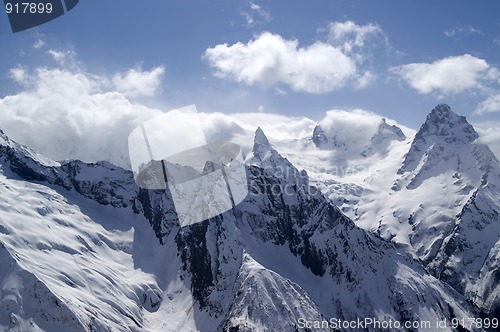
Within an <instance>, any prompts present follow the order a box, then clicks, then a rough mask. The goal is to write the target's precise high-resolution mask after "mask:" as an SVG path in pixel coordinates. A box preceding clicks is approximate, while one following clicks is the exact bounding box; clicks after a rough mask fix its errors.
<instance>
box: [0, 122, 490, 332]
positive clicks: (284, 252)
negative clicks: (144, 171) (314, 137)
mask: <svg viewBox="0 0 500 332" xmlns="http://www.w3.org/2000/svg"><path fill="white" fill-rule="evenodd" d="M247 161H248V165H247V166H246V172H247V178H248V181H249V183H248V185H249V195H248V196H247V198H246V199H245V200H244V201H243V202H242V203H241V204H239V205H237V206H236V207H235V208H233V209H232V210H230V211H227V212H225V213H224V214H222V215H219V216H217V217H215V218H212V219H209V220H206V221H203V222H201V223H197V224H193V225H190V226H187V227H183V228H181V227H179V224H178V220H177V217H176V213H175V210H174V207H173V204H172V200H171V199H170V198H169V194H168V192H165V191H162V190H151V191H146V190H139V189H138V188H137V187H136V186H135V184H134V182H133V176H132V174H131V172H129V171H125V170H123V169H121V168H118V167H115V166H113V165H111V164H109V163H105V162H102V163H96V164H85V163H82V162H79V161H68V162H65V163H61V164H58V163H54V162H51V161H48V160H46V159H45V158H42V157H40V156H38V155H36V154H35V153H33V152H32V151H30V150H29V149H27V148H25V147H22V146H19V145H18V144H16V143H15V142H12V141H11V140H10V139H8V137H6V136H5V135H3V133H2V141H1V144H0V163H1V172H2V174H1V182H0V189H1V191H2V192H1V195H0V197H1V198H0V208H1V209H2V210H1V212H0V243H2V246H1V247H0V255H1V256H0V257H1V261H0V266H2V269H0V271H1V272H0V278H1V279H0V281H1V283H0V284H1V285H4V286H2V289H1V294H0V301H2V302H1V303H2V306H1V308H2V309H1V313H0V326H1V327H2V328H6V329H9V328H11V329H18V330H19V329H21V330H23V326H33V328H31V327H29V328H27V330H51V329H53V328H54V327H56V328H61V329H66V330H68V329H73V330H78V329H80V330H87V331H94V330H95V331H103V330H107V329H111V330H114V331H115V330H116V331H141V330H144V331H154V330H158V331H165V330H167V331H168V330H172V331H173V330H175V331H177V330H179V329H180V330H202V331H216V330H218V331H277V330H282V331H293V330H299V331H306V330H307V328H308V327H307V326H306V325H304V324H302V323H301V322H304V320H305V321H308V322H312V321H326V320H328V319H330V318H336V319H339V320H356V319H357V318H359V317H373V318H376V319H379V320H381V321H389V320H391V319H392V320H393V321H398V322H400V323H401V324H403V323H404V322H405V321H413V320H420V321H421V320H429V321H432V322H435V321H436V320H443V319H448V320H450V319H452V318H459V319H462V318H463V319H465V320H467V317H477V316H478V315H479V311H478V310H477V308H476V307H474V306H473V305H471V304H469V303H468V302H467V301H466V300H465V298H464V297H463V296H462V295H460V294H459V293H458V292H457V291H455V290H453V289H452V288H451V287H449V286H448V285H447V284H445V283H444V282H442V281H440V280H438V279H436V278H435V277H433V276H431V275H430V274H429V273H428V272H426V270H425V269H424V267H423V266H422V264H421V263H420V262H419V261H417V260H415V259H413V258H411V257H410V256H409V255H408V254H406V253H405V251H404V250H403V248H401V247H399V246H397V245H395V244H394V243H391V242H389V241H386V240H384V239H382V238H380V237H379V236H377V235H375V234H373V233H371V232H368V231H366V230H363V229H361V228H359V227H357V226H356V225H355V224H354V222H353V221H351V220H350V219H349V218H347V217H346V216H345V215H344V214H343V213H342V212H341V211H340V210H339V209H338V208H337V207H336V206H335V205H334V204H333V203H331V202H330V201H329V200H328V199H326V198H325V197H324V196H323V195H322V194H321V193H320V192H319V190H317V189H316V188H314V187H312V186H310V185H309V180H308V176H307V173H306V172H304V171H299V170H297V169H296V168H295V167H294V166H293V165H292V164H291V163H290V162H289V161H288V160H287V159H286V158H284V157H282V156H281V155H280V154H279V153H278V152H277V151H276V150H275V149H274V148H273V147H272V145H271V144H270V143H269V140H268V139H267V138H266V137H265V134H264V133H263V132H262V130H260V129H259V130H257V132H256V135H255V140H254V148H253V151H252V152H251V154H250V155H249V156H248V158H247ZM491 190H492V192H494V190H495V189H494V188H493V189H491ZM492 192H488V191H484V192H483V191H482V192H478V193H477V194H476V198H475V201H474V202H475V203H471V204H469V206H470V208H469V209H465V210H464V212H463V216H462V220H468V219H467V218H472V219H471V222H470V223H471V224H475V223H476V220H477V219H474V218H473V217H468V216H469V215H475V210H474V209H473V208H474V206H476V205H478V206H479V208H480V209H481V211H483V210H484V209H483V208H482V205H480V204H486V203H482V202H484V201H479V200H478V199H479V198H478V197H485V198H484V199H486V198H487V197H488V195H491V194H492ZM18 197H22V199H19V198H18ZM480 202H481V203H480ZM494 209H495V207H492V210H491V211H490V213H493V212H494V211H495V210H494ZM469 211H470V212H469ZM16 216H17V217H16ZM483 216H484V217H485V218H486V219H487V220H490V216H489V215H486V214H483ZM16 218H22V222H18V221H16ZM490 223H491V222H490ZM464 225H465V223H464ZM450 234H451V233H450ZM454 234H457V240H456V241H455V243H462V242H460V241H462V239H461V238H459V234H461V232H458V231H457V232H455V233H454ZM446 243H447V244H448V243H449V246H450V248H451V249H450V250H448V252H449V253H450V254H449V255H447V256H446V257H443V258H442V259H441V260H439V261H438V260H436V261H435V266H436V271H438V270H439V271H440V275H438V276H445V275H449V276H450V278H451V279H453V271H455V270H456V267H455V266H453V265H452V264H451V263H450V262H454V261H456V259H454V257H455V256H453V255H458V254H459V253H460V252H466V250H465V251H464V250H462V249H464V248H465V247H466V246H465V245H462V244H457V245H455V246H453V241H451V242H450V241H447V242H446ZM473 244H474V243H471V245H473ZM443 245H444V242H443ZM456 248H460V250H461V251H460V250H459V251H457V250H456ZM496 249H498V247H496ZM495 255H496V256H495ZM488 257H489V258H488V260H487V261H486V262H485V264H487V266H488V267H489V268H490V269H493V270H486V269H484V270H481V272H482V273H483V275H484V277H483V278H482V279H481V280H482V282H484V283H485V287H489V288H488V289H491V288H492V287H493V288H494V287H495V285H498V280H497V279H498V274H495V273H494V271H498V270H494V269H495V268H496V266H497V265H496V264H498V250H492V251H491V255H490V256H488ZM16 264H17V265H16ZM9 266H10V267H9ZM4 267H5V269H4ZM7 267H9V268H7ZM4 271H10V272H6V273H5V272H4ZM446 271H449V272H446ZM22 274H25V275H27V277H23V276H20V275H22ZM441 279H443V280H445V279H446V278H443V277H442V278H441ZM451 279H450V280H451ZM10 280H17V281H15V282H10ZM30 280H31V281H30ZM11 284H12V285H13V284H15V285H17V286H15V287H14V286H13V287H10V286H5V285H11ZM34 285H35V286H34ZM36 285H39V286H36ZM9 287H10V288H9ZM21 289H24V290H25V291H21ZM37 292H38V293H37ZM40 292H41V293H43V294H45V295H43V300H42V299H41V295H37V294H40ZM12 294H14V295H12ZM481 296H483V297H482V299H483V302H482V303H493V304H494V303H496V302H495V301H496V298H495V297H491V293H490V292H486V291H485V292H483V293H481ZM33 299H40V301H41V302H36V301H34V300H33ZM26 303H31V304H30V305H28V304H26ZM33 303H34V304H33ZM37 303H39V304H37ZM492 310H496V309H495V307H492ZM30 324H31V325H30ZM328 327H329V328H330V329H333V328H334V326H328ZM463 328H465V329H466V330H467V329H469V327H468V326H464V327H463ZM311 329H312V330H321V328H311ZM311 329H309V330H311ZM323 329H325V330H328V329H327V328H324V324H323ZM366 329H367V330H370V331H372V330H373V331H375V330H377V328H376V327H374V326H368V327H366ZM396 330H408V329H406V328H404V327H401V328H396Z"/></svg>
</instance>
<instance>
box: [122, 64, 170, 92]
mask: <svg viewBox="0 0 500 332" xmlns="http://www.w3.org/2000/svg"><path fill="white" fill-rule="evenodd" d="M164 73H165V68H164V67H156V68H153V69H152V70H150V71H147V70H142V69H140V68H138V69H130V70H129V71H128V72H126V73H125V74H116V75H115V76H114V77H113V84H114V86H115V88H116V89H117V90H118V91H120V92H122V93H123V94H125V95H126V96H128V97H139V96H153V95H154V94H156V93H157V92H158V90H159V88H160V84H161V80H162V78H163V74H164Z"/></svg>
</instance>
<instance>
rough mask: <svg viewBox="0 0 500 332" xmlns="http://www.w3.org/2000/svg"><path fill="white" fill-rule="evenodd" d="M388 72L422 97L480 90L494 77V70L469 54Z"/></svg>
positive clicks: (396, 68) (401, 67)
mask: <svg viewBox="0 0 500 332" xmlns="http://www.w3.org/2000/svg"><path fill="white" fill-rule="evenodd" d="M391 71H392V72H393V73H395V74H397V75H399V76H400V77H401V78H402V79H403V80H404V81H406V82H407V83H408V84H409V85H410V86H411V87H412V88H414V89H415V90H417V91H418V92H420V93H423V94H427V93H431V92H439V93H443V94H446V95H450V94H457V93H460V92H464V91H467V90H472V89H481V88H483V82H484V81H489V80H491V79H492V76H496V75H495V72H496V70H495V68H491V67H490V65H489V64H488V63H487V62H486V61H485V60H483V59H479V58H476V57H474V56H472V55H470V54H464V55H460V56H452V57H447V58H444V59H441V60H437V61H435V62H432V63H410V64H406V65H403V66H399V67H393V68H391ZM497 79H498V77H497Z"/></svg>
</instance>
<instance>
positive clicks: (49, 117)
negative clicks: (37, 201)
mask: <svg viewBox="0 0 500 332" xmlns="http://www.w3.org/2000/svg"><path fill="white" fill-rule="evenodd" d="M10 76H11V78H12V79H13V80H15V81H16V82H19V83H22V85H21V87H22V89H21V91H20V92H19V93H17V94H15V95H11V96H6V97H4V98H2V99H0V126H1V129H2V130H4V132H5V133H6V134H7V135H9V136H10V137H11V138H12V139H14V140H16V141H18V142H19V143H21V144H24V145H27V146H29V147H31V148H33V149H34V150H35V151H37V152H38V153H41V154H44V155H46V156H48V157H50V158H52V159H55V160H62V159H73V158H75V159H81V160H84V161H89V162H93V161H98V160H109V161H111V162H113V163H115V164H118V165H120V166H124V167H128V163H129V162H128V149H127V137H128V135H129V133H130V132H131V131H132V129H133V128H135V126H137V125H138V124H140V123H142V122H143V121H145V120H147V119H148V118H150V117H153V116H155V115H156V114H159V113H160V112H159V111H158V110H154V109H150V108H147V107H144V106H142V105H138V104H133V103H131V102H130V101H129V100H128V99H127V98H126V97H125V96H124V95H123V94H122V93H119V92H116V91H113V90H112V89H108V87H107V86H106V84H105V82H106V81H107V80H106V78H104V77H99V76H96V75H92V74H88V73H85V72H83V71H73V70H70V69H65V68H38V69H35V70H32V71H29V70H28V69H26V68H23V67H17V68H13V69H11V71H10Z"/></svg>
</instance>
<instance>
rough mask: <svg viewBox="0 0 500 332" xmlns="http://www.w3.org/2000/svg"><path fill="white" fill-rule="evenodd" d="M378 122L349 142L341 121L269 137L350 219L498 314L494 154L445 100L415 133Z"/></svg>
mask: <svg viewBox="0 0 500 332" xmlns="http://www.w3.org/2000/svg"><path fill="white" fill-rule="evenodd" d="M381 121H382V122H381V123H380V125H379V127H378V129H377V131H376V132H375V133H373V130H372V131H371V132H370V131H369V130H366V133H363V134H360V135H358V134H356V135H355V136H356V137H355V139H353V140H350V139H349V136H346V135H345V133H346V132H351V133H352V130H351V131H346V129H345V128H343V127H342V126H340V128H336V127H335V125H333V126H330V128H328V130H325V129H323V128H321V126H317V127H316V128H315V129H314V131H313V133H312V135H311V136H310V138H305V139H303V140H302V143H301V144H290V142H277V143H276V145H277V146H279V148H278V149H279V150H280V151H281V150H283V151H285V153H284V154H285V155H286V156H287V157H289V158H290V160H292V162H293V163H294V164H297V165H300V167H303V168H304V169H306V170H307V171H308V173H309V175H310V177H311V179H310V182H311V183H312V184H314V185H315V186H317V187H318V188H320V189H321V191H322V192H323V193H324V194H325V195H326V196H327V197H329V198H330V199H331V200H332V201H333V202H334V203H335V204H336V205H337V206H339V207H340V208H341V209H342V211H343V212H344V213H346V214H347V215H348V216H349V217H350V218H351V219H352V220H354V221H355V223H356V224H357V225H358V226H360V227H362V228H364V229H366V230H369V231H371V232H374V233H376V234H378V235H380V236H381V237H383V238H385V239H387V240H392V241H394V242H397V243H401V244H405V245H407V246H408V248H409V250H410V252H413V253H414V255H415V257H417V258H418V259H419V260H421V261H422V262H423V263H424V265H425V266H426V267H427V268H428V269H429V271H431V272H432V273H433V274H434V275H435V276H436V277H438V278H440V279H441V280H443V281H445V282H447V283H449V284H450V285H452V286H453V287H454V288H455V289H456V290H458V291H459V292H460V293H462V294H463V295H465V296H466V297H467V298H468V299H469V300H471V301H473V302H474V303H476V304H477V305H478V306H480V307H481V308H483V309H484V310H485V311H486V312H487V313H489V314H490V315H493V316H499V315H500V311H499V308H500V301H499V296H500V288H499V284H500V283H499V280H500V279H499V273H500V272H499V270H498V262H499V261H498V258H499V257H498V248H499V245H500V242H499V241H500V218H499V212H500V195H499V193H500V190H499V179H500V165H499V162H498V160H497V159H496V157H495V155H494V154H493V153H492V152H491V150H490V149H489V148H488V147H487V146H486V145H484V144H479V143H477V138H478V134H477V133H476V131H475V130H474V128H473V127H472V126H471V125H470V124H469V123H468V122H467V120H466V119H465V117H463V116H458V115H456V114H455V113H453V112H452V111H451V109H450V107H449V106H448V105H444V104H442V105H438V106H437V107H436V108H435V109H433V110H432V111H431V112H430V114H429V115H428V116H427V119H426V121H425V123H424V124H423V125H422V127H421V128H420V130H419V131H418V132H417V133H416V134H414V133H411V132H408V131H406V132H407V134H405V133H403V131H402V130H401V129H400V128H399V127H398V126H397V125H388V124H387V123H386V121H385V120H384V119H382V120H381ZM407 137H408V138H407ZM311 142H312V143H311ZM339 142H340V143H339ZM293 145H295V146H293ZM305 161H307V162H305ZM318 165H320V167H319V168H318ZM339 170H342V171H339Z"/></svg>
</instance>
